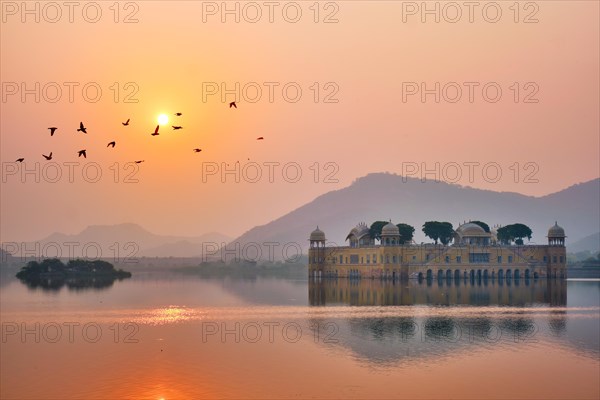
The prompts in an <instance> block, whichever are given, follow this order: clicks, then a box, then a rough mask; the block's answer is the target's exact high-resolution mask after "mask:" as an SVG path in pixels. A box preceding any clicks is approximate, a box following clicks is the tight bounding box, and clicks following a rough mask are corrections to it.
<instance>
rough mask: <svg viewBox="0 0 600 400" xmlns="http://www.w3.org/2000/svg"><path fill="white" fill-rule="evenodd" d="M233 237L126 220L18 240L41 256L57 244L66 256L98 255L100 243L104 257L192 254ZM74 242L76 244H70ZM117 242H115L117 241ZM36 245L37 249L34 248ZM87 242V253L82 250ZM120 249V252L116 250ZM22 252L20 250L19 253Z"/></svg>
mask: <svg viewBox="0 0 600 400" xmlns="http://www.w3.org/2000/svg"><path fill="white" fill-rule="evenodd" d="M229 240H231V238H230V237H228V236H225V235H223V234H221V233H216V232H212V233H207V234H204V235H201V236H197V237H183V236H162V235H157V234H154V233H151V232H149V231H147V230H146V229H144V228H142V227H141V226H139V225H137V224H132V223H124V224H118V225H92V226H88V227H87V228H85V229H84V230H83V231H81V232H80V233H78V234H75V235H66V234H64V233H53V234H51V235H50V236H48V237H46V238H44V239H41V240H38V241H35V242H29V243H25V244H24V245H21V244H19V248H20V249H28V250H31V249H34V250H33V252H34V253H35V254H36V255H37V256H38V257H39V256H40V253H41V249H43V248H45V249H46V250H47V251H46V252H44V253H43V255H55V254H56V253H57V251H56V249H55V244H56V245H58V246H60V248H61V251H62V256H63V257H68V256H69V251H70V249H72V252H73V254H74V255H75V256H83V257H85V256H86V254H87V256H88V257H89V258H95V257H96V248H97V247H99V248H100V249H101V252H102V257H104V258H115V257H118V258H119V259H120V258H123V257H141V256H147V257H169V256H173V257H193V256H200V255H201V254H202V243H203V242H216V243H219V244H220V243H222V242H227V241H229ZM71 243H74V244H71ZM115 243H116V245H115ZM3 245H4V248H5V249H6V250H8V251H11V252H13V251H12V250H13V249H12V248H9V247H11V246H12V245H11V244H9V243H3ZM36 245H37V246H38V249H40V250H35V249H36ZM84 246H87V253H86V254H83V253H82V250H83V248H84ZM117 249H118V252H117ZM17 254H19V253H17Z"/></svg>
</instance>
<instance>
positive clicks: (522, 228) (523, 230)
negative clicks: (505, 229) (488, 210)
mask: <svg viewBox="0 0 600 400" xmlns="http://www.w3.org/2000/svg"><path fill="white" fill-rule="evenodd" d="M509 226H510V227H511V230H512V236H513V237H514V238H515V243H516V244H518V245H522V244H523V238H527V239H528V240H531V235H532V234H533V232H532V231H531V229H530V228H529V227H528V226H527V225H524V224H512V225H509Z"/></svg>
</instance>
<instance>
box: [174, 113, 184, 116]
mask: <svg viewBox="0 0 600 400" xmlns="http://www.w3.org/2000/svg"><path fill="white" fill-rule="evenodd" d="M175 115H177V116H178V117H181V116H182V115H183V114H182V113H175Z"/></svg>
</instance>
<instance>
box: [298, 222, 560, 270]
mask: <svg viewBox="0 0 600 400" xmlns="http://www.w3.org/2000/svg"><path fill="white" fill-rule="evenodd" d="M565 237H566V236H565V231H564V229H563V228H561V227H560V226H558V224H557V223H555V224H554V226H552V227H551V228H550V229H549V230H548V235H547V238H548V244H547V245H505V244H500V242H499V241H498V240H497V237H496V231H495V230H494V229H492V230H491V231H490V232H486V231H485V230H484V229H483V228H482V227H481V226H479V225H477V224H474V223H470V222H469V223H465V224H462V225H460V226H459V227H458V228H457V229H456V231H455V233H454V237H453V241H452V244H451V245H441V244H437V245H436V244H421V245H417V244H400V233H399V229H398V227H397V226H396V225H394V224H393V223H391V222H390V223H388V224H387V225H385V226H384V227H383V229H382V232H381V240H380V241H379V244H376V243H375V239H373V238H371V236H370V235H369V227H368V226H367V225H366V224H365V223H360V224H358V225H357V226H356V227H355V228H353V229H352V230H351V231H350V233H349V234H348V236H347V238H346V240H347V241H349V245H348V246H336V247H328V246H326V238H325V233H324V232H323V231H321V230H320V229H319V228H318V227H317V229H315V230H314V231H313V232H312V233H311V234H310V239H309V240H310V248H309V251H308V257H309V260H308V273H309V277H312V278H338V277H340V278H346V277H348V278H372V279H374V278H378V279H391V280H396V279H422V278H427V279H432V278H434V277H436V278H438V279H442V278H446V279H451V278H454V279H460V278H470V279H482V278H483V279H488V278H489V279H520V278H524V279H529V278H557V279H565V278H566V277H567V270H566V258H567V257H566V248H565Z"/></svg>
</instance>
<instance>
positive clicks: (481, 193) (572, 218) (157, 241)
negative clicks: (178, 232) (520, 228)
mask: <svg viewBox="0 0 600 400" xmlns="http://www.w3.org/2000/svg"><path fill="white" fill-rule="evenodd" d="M388 219H391V220H392V221H393V222H394V223H396V224H397V223H400V222H403V223H407V224H410V225H412V226H414V227H415V238H414V239H415V241H416V242H417V243H420V242H430V241H431V240H430V239H428V238H426V237H425V235H424V234H423V232H422V231H421V227H422V225H423V223H424V222H425V221H432V220H437V221H448V222H451V223H452V224H453V226H454V228H456V227H457V226H458V225H459V224H461V223H462V222H463V221H469V220H481V221H484V222H486V223H488V224H489V225H490V226H493V225H495V224H500V225H507V224H511V223H515V222H521V223H524V224H526V225H528V226H529V227H530V228H531V229H532V230H533V238H532V242H535V243H546V237H545V236H546V233H547V231H548V228H549V227H550V226H552V225H553V224H554V222H555V221H558V224H559V225H560V226H562V227H563V228H564V229H565V231H566V234H567V251H569V252H575V251H582V250H590V251H597V249H598V245H599V243H598V235H599V234H598V231H599V230H600V179H594V180H591V181H589V182H585V183H580V184H576V185H573V186H571V187H569V188H567V189H564V190H561V191H559V192H556V193H553V194H549V195H547V196H542V197H532V196H525V195H522V194H518V193H511V192H494V191H491V190H482V189H474V188H471V187H464V186H460V185H455V184H449V183H444V182H435V181H427V182H421V180H419V179H415V178H403V177H401V176H399V175H394V174H387V173H377V174H369V175H367V176H364V177H362V178H359V179H357V180H355V181H354V182H353V183H352V184H351V185H350V186H348V187H346V188H343V189H339V190H334V191H331V192H328V193H326V194H323V195H321V196H319V197H317V198H316V199H315V200H313V201H311V202H310V203H308V204H306V205H304V206H302V207H300V208H298V209H296V210H294V211H292V212H290V213H288V214H286V215H284V216H282V217H280V218H278V219H276V220H274V221H272V222H269V223H267V224H265V225H261V226H257V227H254V228H252V229H250V230H249V231H248V232H246V233H244V234H243V235H242V236H240V237H238V238H236V239H235V240H232V239H231V238H230V237H227V236H226V235H223V234H221V233H216V232H213V233H207V234H205V235H202V236H197V237H181V236H162V235H157V234H154V233H151V232H149V231H147V230H145V229H144V228H142V227H141V226H139V225H136V224H132V223H124V224H119V225H94V226H89V227H87V228H86V229H84V230H83V231H82V232H80V233H78V234H76V235H66V234H63V233H53V234H52V235H50V236H48V237H46V238H44V239H41V240H39V241H36V242H30V243H25V244H21V243H19V246H18V247H19V249H17V251H16V252H15V249H14V248H12V247H11V246H13V245H12V244H11V243H3V247H4V248H5V250H7V251H9V252H10V253H14V254H16V255H22V254H21V253H22V252H20V251H19V250H23V249H29V250H30V252H33V254H34V255H35V256H36V257H41V256H43V255H53V254H56V249H54V250H53V246H56V245H59V246H60V247H61V252H62V256H63V257H69V250H70V248H71V249H73V254H74V256H76V257H82V256H83V257H86V256H87V257H88V258H94V257H96V252H97V249H98V248H100V250H101V253H102V257H103V258H106V259H111V258H113V259H114V258H118V259H119V260H122V259H123V258H124V257H128V256H129V257H200V256H202V244H203V243H205V244H206V243H215V244H217V245H220V244H221V243H228V249H234V248H235V246H239V248H238V250H235V251H233V252H234V253H235V254H236V255H237V256H238V257H242V258H247V259H259V260H260V261H265V260H269V259H271V258H272V257H271V256H270V254H271V253H272V254H273V258H274V259H275V260H281V259H285V258H288V259H289V258H294V257H295V256H296V255H299V254H300V253H299V249H301V251H302V253H303V254H306V250H307V248H308V237H309V235H310V232H311V231H313V230H314V229H315V228H316V227H317V225H318V226H319V228H320V229H321V230H323V231H324V232H325V234H326V236H327V240H328V245H344V244H345V241H344V239H345V237H346V235H347V234H348V232H349V231H350V230H351V229H352V228H353V227H354V226H355V225H356V224H357V223H358V222H365V223H367V224H369V225H370V224H371V223H372V222H373V221H375V220H388ZM115 243H116V245H115ZM257 245H258V246H260V249H261V251H262V254H260V255H259V256H256V248H257ZM571 245H572V246H573V248H571V247H570V246H571ZM36 246H37V248H36ZM69 246H70V248H69ZM84 246H87V252H86V253H85V254H84V253H83V252H82V250H83V248H84ZM9 247H11V248H9ZM42 248H46V253H44V254H43V255H40V249H42ZM36 249H37V250H36ZM211 250H212V248H211ZM207 253H208V252H207ZM210 258H211V259H213V258H219V255H218V254H215V255H213V256H212V257H210ZM225 258H226V259H231V258H232V257H229V258H227V257H225Z"/></svg>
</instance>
